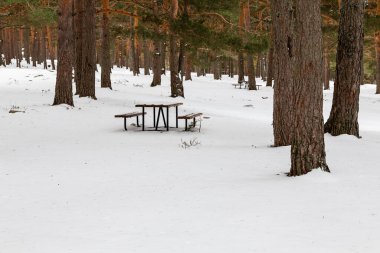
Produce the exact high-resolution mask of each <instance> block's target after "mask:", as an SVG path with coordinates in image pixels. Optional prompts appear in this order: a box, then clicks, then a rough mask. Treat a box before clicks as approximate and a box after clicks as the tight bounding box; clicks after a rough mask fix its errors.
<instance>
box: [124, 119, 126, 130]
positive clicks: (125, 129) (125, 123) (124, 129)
mask: <svg viewBox="0 0 380 253" xmlns="http://www.w3.org/2000/svg"><path fill="white" fill-rule="evenodd" d="M124 130H125V131H127V118H124Z"/></svg>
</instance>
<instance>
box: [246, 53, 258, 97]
mask: <svg viewBox="0 0 380 253" xmlns="http://www.w3.org/2000/svg"><path fill="white" fill-rule="evenodd" d="M247 66H248V89H249V90H257V87H256V78H255V69H254V68H255V64H254V63H253V55H252V54H248V56H247Z"/></svg>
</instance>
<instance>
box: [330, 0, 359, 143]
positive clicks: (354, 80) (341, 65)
mask: <svg viewBox="0 0 380 253" xmlns="http://www.w3.org/2000/svg"><path fill="white" fill-rule="evenodd" d="M363 19H364V2H363V0H343V1H342V8H341V15H340V21H339V37H338V49H337V56H336V63H337V64H336V80H335V84H334V96H333V105H332V108H331V112H330V117H329V119H328V120H327V122H326V124H325V132H326V133H330V134H331V135H333V136H337V135H341V134H349V135H354V136H357V137H359V123H358V114H359V94H360V85H361V83H362V67H363V64H362V62H363V40H364V30H363Z"/></svg>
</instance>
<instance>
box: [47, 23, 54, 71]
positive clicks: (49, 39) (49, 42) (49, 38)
mask: <svg viewBox="0 0 380 253" xmlns="http://www.w3.org/2000/svg"><path fill="white" fill-rule="evenodd" d="M46 31H47V34H46V36H47V48H48V50H49V58H50V62H51V67H52V69H53V70H55V62H54V61H55V54H54V45H53V40H52V34H51V27H47V30H46Z"/></svg>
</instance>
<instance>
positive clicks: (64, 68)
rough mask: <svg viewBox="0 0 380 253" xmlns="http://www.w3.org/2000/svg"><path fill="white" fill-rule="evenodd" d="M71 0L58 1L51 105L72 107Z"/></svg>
mask: <svg viewBox="0 0 380 253" xmlns="http://www.w3.org/2000/svg"><path fill="white" fill-rule="evenodd" d="M72 17H73V13H72V0H59V1H58V70H57V81H56V85H55V97H54V102H53V105H59V104H68V105H71V106H74V102H73V92H72V48H73V47H72V45H71V42H72V40H71V37H72Z"/></svg>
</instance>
